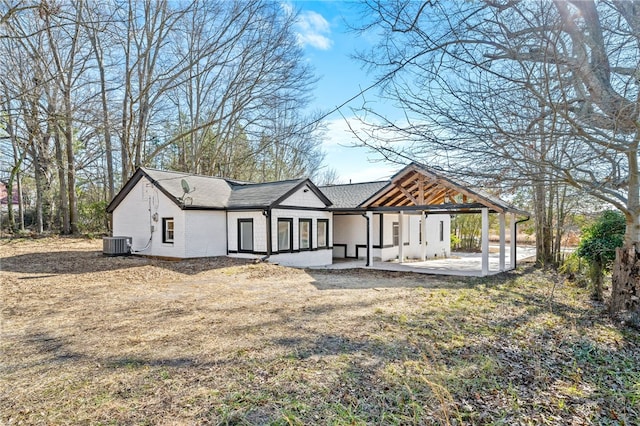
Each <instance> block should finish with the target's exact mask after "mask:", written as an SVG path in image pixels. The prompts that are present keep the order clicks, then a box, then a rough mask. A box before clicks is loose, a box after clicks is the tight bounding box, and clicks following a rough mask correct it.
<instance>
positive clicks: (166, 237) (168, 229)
mask: <svg viewBox="0 0 640 426" xmlns="http://www.w3.org/2000/svg"><path fill="white" fill-rule="evenodd" d="M173 229H174V222H173V218H172V217H163V218H162V242H163V243H169V244H172V243H173V235H174V233H173Z"/></svg>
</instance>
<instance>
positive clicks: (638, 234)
mask: <svg viewBox="0 0 640 426" xmlns="http://www.w3.org/2000/svg"><path fill="white" fill-rule="evenodd" d="M634 142H635V144H634V146H635V151H632V152H629V153H628V155H627V158H628V160H629V191H628V194H629V195H628V200H627V205H628V206H629V209H628V211H627V212H625V217H626V219H627V229H626V232H625V241H624V246H623V247H622V248H619V249H618V250H617V251H616V260H615V263H614V266H613V271H612V273H611V302H610V305H609V309H610V312H611V313H612V314H616V313H618V312H621V311H632V312H640V177H639V176H638V171H639V170H638V156H637V154H636V153H637V152H638V144H640V130H639V131H638V132H637V134H636V138H635V141H634Z"/></svg>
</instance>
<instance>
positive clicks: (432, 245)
mask: <svg viewBox="0 0 640 426" xmlns="http://www.w3.org/2000/svg"><path fill="white" fill-rule="evenodd" d="M420 219H421V218H420V216H410V224H409V227H410V228H411V237H410V239H409V246H408V247H405V250H404V254H405V257H407V258H420V256H421V250H422V249H421V247H420V244H419V237H420ZM426 220H427V251H426V254H427V258H428V259H431V258H443V257H449V256H451V216H450V215H448V214H431V215H428V216H427V219H426ZM440 221H442V222H443V226H444V229H443V237H444V238H443V241H440ZM405 238H406V237H405ZM406 241H407V240H405V242H406Z"/></svg>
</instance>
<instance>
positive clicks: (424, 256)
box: [420, 212, 427, 262]
mask: <svg viewBox="0 0 640 426" xmlns="http://www.w3.org/2000/svg"><path fill="white" fill-rule="evenodd" d="M420 217H421V219H420V226H421V227H422V244H421V245H420V259H422V261H423V262H424V261H425V260H427V215H426V213H425V212H420Z"/></svg>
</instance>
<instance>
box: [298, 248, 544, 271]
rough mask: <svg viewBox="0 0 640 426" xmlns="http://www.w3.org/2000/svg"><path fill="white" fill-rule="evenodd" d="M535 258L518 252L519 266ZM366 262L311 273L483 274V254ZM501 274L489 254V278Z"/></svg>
mask: <svg viewBox="0 0 640 426" xmlns="http://www.w3.org/2000/svg"><path fill="white" fill-rule="evenodd" d="M490 248H491V249H492V250H491V251H496V249H498V248H499V247H498V246H491V247H490ZM535 255H536V249H535V247H526V246H525V247H518V248H517V249H516V262H520V261H522V260H524V259H527V258H530V257H533V256H535ZM510 256H511V253H510V247H509V246H507V247H506V257H507V258H509V257H510ZM365 265H366V261H365V260H364V259H358V260H349V261H337V262H336V263H334V264H332V265H326V266H321V267H315V268H310V269H353V268H365V269H377V270H382V271H400V272H416V273H419V274H436V275H456V276H470V277H481V276H483V274H482V254H481V253H454V255H453V256H452V257H450V258H447V259H431V260H426V261H424V262H421V261H408V262H403V263H400V262H398V261H393V262H380V261H374V262H373V266H371V267H367V266H365ZM500 272H503V271H500V255H499V253H498V252H496V253H489V274H488V275H495V274H499V273H500Z"/></svg>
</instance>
